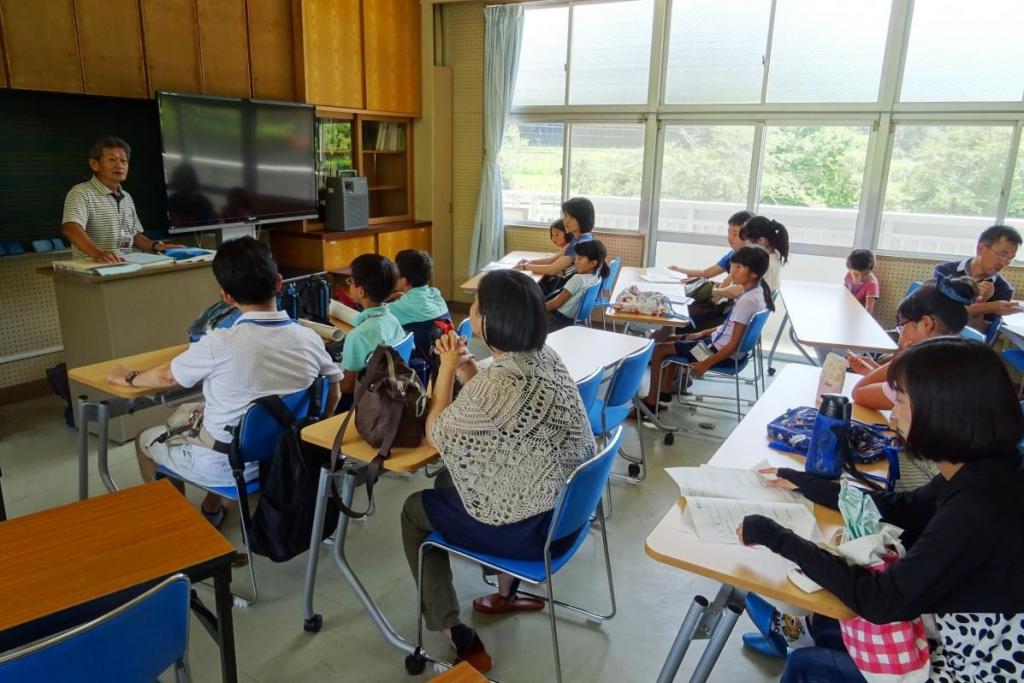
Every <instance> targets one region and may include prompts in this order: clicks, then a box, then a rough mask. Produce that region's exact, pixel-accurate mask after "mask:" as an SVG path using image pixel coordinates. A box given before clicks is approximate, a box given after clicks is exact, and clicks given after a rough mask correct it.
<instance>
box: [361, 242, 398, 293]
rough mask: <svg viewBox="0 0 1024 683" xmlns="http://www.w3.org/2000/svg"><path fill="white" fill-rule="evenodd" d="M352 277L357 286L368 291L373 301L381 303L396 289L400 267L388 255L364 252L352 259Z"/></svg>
mask: <svg viewBox="0 0 1024 683" xmlns="http://www.w3.org/2000/svg"><path fill="white" fill-rule="evenodd" d="M351 277H352V282H353V283H354V284H355V285H356V286H357V287H362V288H363V289H364V290H365V291H366V296H367V297H368V298H369V299H370V301H371V302H373V303H375V304H379V303H381V302H383V301H384V299H387V298H388V297H389V296H391V293H392V292H393V291H395V283H396V282H397V281H398V269H397V268H395V264H394V263H392V262H391V259H389V258H387V257H386V256H381V255H380V254H363V255H362V256H357V257H356V258H355V260H353V261H352V276H351Z"/></svg>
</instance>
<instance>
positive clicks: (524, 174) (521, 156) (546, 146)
mask: <svg viewBox="0 0 1024 683" xmlns="http://www.w3.org/2000/svg"><path fill="white" fill-rule="evenodd" d="M563 139H564V136H563V126H562V124H561V123H516V122H511V123H509V125H508V128H506V130H505V139H504V142H502V146H501V158H500V160H499V161H500V164H501V188H502V206H503V209H504V215H505V222H506V223H520V222H525V221H536V222H540V223H550V222H551V221H553V220H555V219H556V218H558V217H559V216H561V214H562V144H563Z"/></svg>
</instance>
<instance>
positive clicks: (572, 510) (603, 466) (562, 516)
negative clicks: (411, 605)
mask: <svg viewBox="0 0 1024 683" xmlns="http://www.w3.org/2000/svg"><path fill="white" fill-rule="evenodd" d="M621 443H622V428H621V427H619V428H618V429H616V430H615V433H614V434H612V435H611V438H610V439H609V440H608V442H607V443H606V444H605V446H604V448H603V449H602V450H601V452H600V453H598V454H597V455H595V456H594V457H593V458H591V459H590V460H588V461H587V462H585V463H583V464H582V465H580V466H579V467H577V468H576V469H575V470H574V471H573V473H572V474H570V475H569V478H568V480H567V481H566V483H565V486H564V487H563V488H562V490H561V492H560V493H559V494H558V499H557V500H556V501H555V507H554V510H553V511H552V515H551V524H550V526H549V527H548V534H547V539H546V541H545V542H544V553H543V557H542V558H540V559H537V560H511V559H508V558H503V557H497V556H495V555H486V554H483V553H478V552H475V551H473V550H470V549H468V548H462V547H460V546H456V545H453V544H451V543H449V542H448V541H446V540H445V539H444V537H443V536H442V535H441V534H439V533H436V532H435V533H433V534H431V535H430V536H428V537H427V539H426V540H425V541H423V543H422V544H421V545H420V553H419V569H418V572H417V577H416V585H417V586H418V587H419V588H418V595H417V600H416V604H417V605H422V604H423V555H424V553H426V552H427V551H428V550H430V549H431V548H437V549H439V550H443V551H445V552H447V553H448V554H450V555H458V556H459V557H463V558H465V559H467V560H471V561H473V562H476V563H478V564H481V565H483V566H485V567H489V568H491V569H494V570H497V571H499V572H504V573H506V574H511V575H512V576H513V577H515V578H517V579H519V580H520V581H526V582H529V583H533V584H538V583H544V584H545V585H546V589H547V590H546V595H534V594H533V593H526V592H525V591H520V592H521V593H523V594H524V595H530V596H532V597H536V598H540V599H541V600H544V601H546V602H547V603H548V615H549V616H550V618H551V644H552V646H553V647H554V651H555V676H556V679H557V680H558V681H559V682H560V681H561V680H562V663H561V659H560V657H559V653H558V625H557V623H556V621H555V610H554V607H553V605H558V606H559V607H565V608H567V609H571V610H573V611H575V612H578V613H580V614H583V615H585V616H586V617H587V618H588V619H591V620H598V621H607V620H608V619H611V618H612V617H614V616H615V585H614V583H613V581H612V562H611V556H610V554H609V552H608V536H607V533H606V530H605V526H606V525H605V523H604V507H603V505H602V504H601V493H602V491H604V487H605V485H606V484H607V482H608V477H609V476H610V474H611V471H612V463H613V462H614V461H615V453H616V452H617V451H618V449H619V445H620V444H621ZM595 513H596V514H595ZM592 517H593V519H592ZM594 520H597V521H599V522H600V524H599V525H598V528H599V529H600V530H601V545H602V546H603V548H604V563H605V571H606V574H607V577H608V595H609V597H610V599H611V611H610V612H608V613H607V614H601V613H598V612H594V611H591V610H588V609H585V608H583V607H579V606H577V605H573V604H571V603H566V602H562V601H560V600H555V598H554V588H553V587H552V585H551V577H552V576H554V574H555V573H556V572H558V571H559V570H560V569H561V568H562V567H564V566H565V565H566V564H567V563H568V562H569V560H570V559H572V557H573V555H575V554H576V551H577V550H579V549H580V547H581V546H582V545H583V543H584V542H585V541H586V540H587V536H588V532H589V530H590V525H591V522H592V521H594ZM576 532H578V535H577V537H576V540H575V542H574V543H573V545H572V546H571V547H570V548H569V549H568V550H567V551H565V552H564V553H562V554H561V555H559V556H557V557H552V555H551V544H552V543H553V542H554V541H557V540H559V539H562V538H566V537H567V536H570V535H571V534H573V533H576ZM417 611H418V612H419V616H418V635H417V641H416V643H417V651H419V650H421V649H422V646H423V612H422V610H417Z"/></svg>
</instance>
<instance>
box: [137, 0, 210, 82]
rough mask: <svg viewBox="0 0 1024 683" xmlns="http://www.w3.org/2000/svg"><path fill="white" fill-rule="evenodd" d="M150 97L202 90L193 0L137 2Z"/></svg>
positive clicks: (146, 0)
mask: <svg viewBox="0 0 1024 683" xmlns="http://www.w3.org/2000/svg"><path fill="white" fill-rule="evenodd" d="M139 6H140V7H141V8H142V35H143V36H144V38H145V40H146V72H147V74H148V75H149V94H150V95H152V94H153V92H154V91H156V90H171V91H175V92H187V93H198V92H202V91H203V82H202V75H201V74H200V69H199V17H198V16H197V14H196V2H195V0H140V2H139Z"/></svg>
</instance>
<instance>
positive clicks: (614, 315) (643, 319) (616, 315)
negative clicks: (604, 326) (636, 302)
mask: <svg viewBox="0 0 1024 683" xmlns="http://www.w3.org/2000/svg"><path fill="white" fill-rule="evenodd" d="M646 270H647V269H646V268H635V267H632V266H625V267H623V268H621V269H620V270H619V277H618V279H617V280H616V281H615V287H614V288H613V289H612V298H611V300H612V301H613V302H614V301H615V300H616V299H617V298H618V296H619V294H620V293H622V292H623V291H624V290H626V289H629V288H630V287H631V286H633V285H637V286H639V287H640V289H643V286H644V282H643V281H642V280H640V276H641V275H643V274H644V272H646ZM682 281H683V275H680V276H679V282H680V284H679V291H680V292H682V291H683V285H682ZM673 307H674V309H675V311H676V313H678V314H680V315H684V316H685V315H686V313H687V307H686V306H683V305H682V304H673ZM605 315H607V316H608V319H609V320H611V321H612V322H613V323H614V322H620V323H623V324H628V323H642V324H645V325H680V326H682V325H685V324H688V323H689V318H665V317H662V316H657V315H640V314H639V313H623V312H622V311H619V310H616V309H615V307H614V306H609V307H608V308H607V309H606V311H605Z"/></svg>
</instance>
